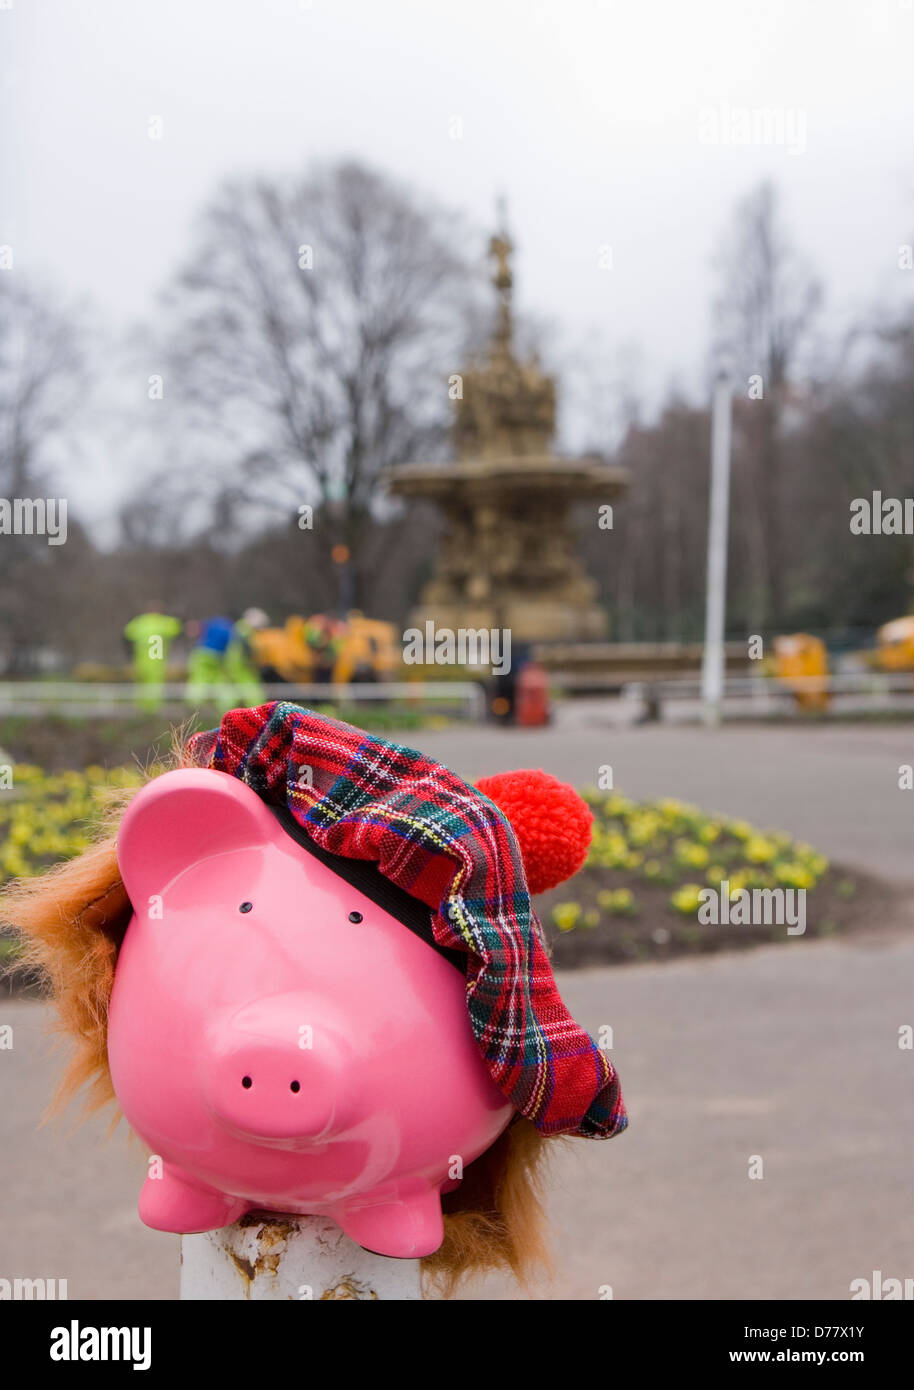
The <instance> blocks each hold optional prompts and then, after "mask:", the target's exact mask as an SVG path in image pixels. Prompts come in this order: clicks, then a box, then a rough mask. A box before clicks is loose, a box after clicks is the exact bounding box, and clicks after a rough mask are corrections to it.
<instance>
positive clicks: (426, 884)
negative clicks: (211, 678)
mask: <svg viewBox="0 0 914 1390" xmlns="http://www.w3.org/2000/svg"><path fill="white" fill-rule="evenodd" d="M187 752H188V757H189V758H190V761H191V762H192V763H194V764H195V765H197V766H201V767H209V768H214V769H216V770H218V771H221V772H228V773H230V774H232V775H233V776H235V777H239V778H241V780H242V781H244V782H245V783H246V784H247V785H248V786H249V787H251V788H252V790H254V791H255V792H257V794H258V795H259V796H260V797H262V799H263V800H264V801H266V802H267V803H269V804H270V805H272V806H274V807H276V808H278V812H279V814H280V815H281V817H282V818H284V823H285V821H288V824H287V828H288V829H290V830H292V831H293V832H294V833H296V838H298V839H300V840H301V835H302V832H304V834H305V836H307V837H308V839H309V840H310V841H311V842H312V843H311V845H310V846H309V848H311V849H313V851H314V852H316V853H318V854H319V856H320V857H324V856H325V855H330V856H339V857H340V859H339V860H337V862H338V863H340V862H341V861H343V860H346V861H370V863H371V864H374V865H376V866H377V873H378V875H379V876H380V878H381V879H382V880H383V881H385V882H386V883H387V884H389V885H392V886H393V888H392V894H391V898H390V904H389V905H390V907H391V910H392V911H393V912H394V915H395V916H399V917H400V920H401V921H404V922H405V924H406V925H410V926H413V924H412V923H411V922H409V921H407V917H408V916H409V914H408V913H407V912H406V911H404V909H403V902H402V901H400V900H398V899H397V890H399V891H400V895H401V897H402V894H406V895H408V897H409V899H410V900H413V902H415V901H416V900H418V902H419V903H420V904H425V906H426V909H427V910H428V920H429V924H430V929H431V933H432V936H431V939H430V944H433V945H435V946H436V948H437V949H440V950H441V951H442V953H443V954H447V955H448V956H450V957H451V958H457V959H458V960H459V959H460V958H461V957H462V959H463V961H464V962H465V965H464V969H465V974H466V997H467V1011H468V1013H469V1018H470V1022H471V1024H472V1028H473V1033H474V1036H475V1038H476V1042H477V1045H478V1047H479V1050H480V1052H481V1054H482V1057H483V1060H484V1061H485V1063H486V1066H487V1067H488V1069H489V1072H490V1073H491V1076H492V1078H493V1080H494V1081H495V1083H496V1085H497V1086H498V1087H499V1089H500V1090H501V1091H502V1092H503V1093H504V1094H505V1096H506V1097H507V1098H508V1099H509V1100H510V1101H511V1103H512V1104H513V1105H514V1106H515V1108H516V1109H517V1110H518V1111H520V1112H521V1113H522V1114H523V1115H526V1116H527V1118H528V1119H529V1120H531V1121H532V1123H533V1124H534V1125H535V1126H536V1128H537V1129H538V1130H540V1132H541V1133H543V1134H577V1135H583V1136H586V1137H588V1138H598V1139H603V1138H608V1137H610V1136H611V1135H614V1134H618V1133H619V1132H620V1131H621V1130H623V1129H624V1128H625V1126H626V1125H627V1123H628V1121H627V1117H626V1113H625V1107H624V1104H623V1101H622V1095H621V1091H620V1087H619V1080H618V1077H617V1076H616V1072H615V1069H614V1068H613V1066H612V1064H611V1062H610V1061H609V1059H608V1058H607V1057H606V1056H605V1055H604V1054H603V1053H602V1052H601V1051H600V1050H599V1048H598V1047H597V1045H596V1043H595V1042H594V1041H593V1039H592V1038H590V1037H589V1036H588V1034H587V1033H586V1032H585V1031H584V1029H583V1028H581V1027H580V1025H579V1024H577V1023H575V1021H574V1019H573V1018H572V1017H571V1015H570V1014H569V1012H568V1010H567V1009H566V1007H565V1005H564V1003H563V1002H562V999H561V997H560V995H559V992H558V987H557V985H556V982H555V979H554V977H553V974H552V968H551V966H550V964H549V958H548V955H547V952H546V946H545V941H544V938H543V934H542V928H541V926H540V923H539V921H538V920H537V917H536V914H535V912H534V911H533V907H532V904H531V902H530V887H528V880H529V884H530V886H532V887H533V888H534V889H535V891H542V889H543V888H544V887H547V886H552V885H553V884H555V883H558V882H560V881H561V880H562V878H564V877H568V876H569V875H570V873H571V872H574V870H575V869H576V868H578V867H579V866H580V863H581V861H582V860H583V857H584V854H586V846H587V843H588V842H589V839H590V819H591V817H590V812H589V810H588V809H587V807H586V806H585V805H584V803H583V802H582V801H581V800H580V798H579V797H577V795H576V793H574V792H573V791H572V790H571V788H567V787H563V786H562V784H561V783H559V782H557V781H556V780H555V779H554V778H551V777H547V776H546V774H545V773H532V772H525V773H517V774H511V773H505V774H500V775H499V776H496V777H492V778H489V779H487V781H484V782H483V783H482V784H481V786H480V787H473V786H470V785H469V784H468V783H466V782H464V781H462V779H461V778H459V777H458V776H456V774H455V773H453V772H451V771H449V769H448V768H446V767H443V766H442V765H441V763H438V762H435V761H434V760H432V759H430V758H426V757H425V756H424V755H423V754H422V753H418V752H416V751H415V750H414V749H412V748H404V747H402V746H401V745H399V744H396V743H389V742H387V741H386V740H385V739H378V738H372V737H371V736H370V735H369V734H366V733H365V732H363V730H361V729H357V728H354V727H353V726H352V725H351V724H345V723H343V722H342V721H340V720H337V719H330V718H328V717H326V716H325V715H320V714H316V713H315V712H314V711H313V710H308V709H304V708H302V707H301V706H299V705H294V704H291V703H290V702H288V701H284V700H282V701H280V700H277V701H272V702H270V703H269V704H265V705H261V706H259V707H257V708H255V709H235V710H230V711H229V712H228V713H227V714H226V715H225V716H224V718H223V720H222V723H221V725H220V727H219V728H218V729H212V730H210V731H208V732H206V733H199V734H195V735H194V736H193V737H192V738H191V739H190V740H189V742H188V745H187ZM483 788H484V789H485V790H483ZM496 798H497V800H498V801H500V802H501V803H502V805H503V806H505V807H506V808H507V809H508V814H509V815H510V816H511V820H509V818H508V815H506V813H505V810H504V809H502V806H499V805H497V804H496ZM569 826H571V833H569V831H568V827H569ZM550 827H551V828H550ZM516 832H517V833H516ZM585 833H586V838H585ZM519 837H520V838H521V839H522V841H523V843H524V849H525V852H526V853H525V855H523V856H522V852H521V847H520V844H519V843H518V838H519ZM582 842H583V843H582ZM302 843H304V841H302ZM525 859H526V860H527V861H528V862H527V863H526V864H525ZM352 867H353V869H355V865H353V866H352ZM346 876H349V875H348V873H347V875H346ZM369 891H370V890H369ZM413 929H416V928H415V926H413ZM457 953H460V954H459V956H457Z"/></svg>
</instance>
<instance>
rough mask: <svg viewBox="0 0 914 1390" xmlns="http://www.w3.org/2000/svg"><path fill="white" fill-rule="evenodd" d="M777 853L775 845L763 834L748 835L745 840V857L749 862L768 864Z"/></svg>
mask: <svg viewBox="0 0 914 1390" xmlns="http://www.w3.org/2000/svg"><path fill="white" fill-rule="evenodd" d="M776 854H777V846H776V845H775V844H774V842H773V841H772V840H766V839H765V836H764V835H750V836H749V839H748V840H747V842H746V858H747V859H748V860H749V863H750V864H768V863H770V862H771V860H772V859H773V858H774V857H775V855H776Z"/></svg>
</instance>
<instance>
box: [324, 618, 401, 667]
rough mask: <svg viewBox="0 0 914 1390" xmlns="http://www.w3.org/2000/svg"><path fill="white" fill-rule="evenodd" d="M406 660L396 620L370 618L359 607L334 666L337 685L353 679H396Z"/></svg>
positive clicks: (341, 644)
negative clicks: (399, 643)
mask: <svg viewBox="0 0 914 1390" xmlns="http://www.w3.org/2000/svg"><path fill="white" fill-rule="evenodd" d="M401 660H402V652H401V648H400V647H399V646H398V645H397V629H396V628H395V627H394V625H393V623H383V622H380V621H379V620H378V619H376V618H366V617H365V615H364V614H363V613H360V612H359V611H358V610H357V609H353V611H352V612H351V613H350V614H349V617H348V620H347V622H346V631H345V633H344V634H343V638H342V641H341V642H340V649H339V652H338V654H337V658H336V662H335V663H334V667H333V682H334V684H335V685H349V684H350V683H351V682H353V681H364V680H375V681H389V680H395V679H396V677H397V672H398V669H399V666H400V663H401Z"/></svg>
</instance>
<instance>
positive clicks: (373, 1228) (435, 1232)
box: [333, 1187, 444, 1260]
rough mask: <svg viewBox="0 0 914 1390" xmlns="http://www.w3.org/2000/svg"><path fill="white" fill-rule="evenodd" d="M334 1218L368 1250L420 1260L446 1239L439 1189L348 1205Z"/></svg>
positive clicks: (347, 1233) (426, 1189)
mask: <svg viewBox="0 0 914 1390" xmlns="http://www.w3.org/2000/svg"><path fill="white" fill-rule="evenodd" d="M333 1219H334V1221H336V1223H337V1225H338V1226H341V1227H342V1228H343V1231H344V1233H345V1234H346V1235H347V1236H348V1237H349V1239H350V1240H354V1241H355V1242H356V1244H357V1245H361V1246H362V1247H363V1248H364V1249H365V1250H372V1251H374V1253H375V1254H377V1255H392V1256H395V1257H396V1258H398V1259H401V1260H416V1259H419V1257H420V1256H422V1255H431V1254H432V1252H433V1251H435V1250H437V1249H438V1247H439V1245H440V1244H441V1242H442V1240H443V1239H444V1221H443V1219H442V1216H441V1195H440V1193H439V1190H438V1188H437V1187H428V1188H425V1189H422V1190H420V1191H415V1190H412V1191H410V1192H408V1193H401V1194H399V1195H397V1196H395V1197H392V1198H390V1199H389V1200H381V1201H377V1202H371V1203H369V1204H365V1205H361V1206H360V1205H355V1204H352V1205H350V1204H349V1203H345V1204H343V1205H341V1206H340V1207H338V1208H337V1209H335V1210H334V1212H333Z"/></svg>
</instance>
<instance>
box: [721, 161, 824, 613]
mask: <svg viewBox="0 0 914 1390" xmlns="http://www.w3.org/2000/svg"><path fill="white" fill-rule="evenodd" d="M720 277H721V293H720V298H719V300H718V303H717V305H716V313H715V318H716V324H715V329H716V337H717V351H718V353H720V354H723V355H724V356H725V357H727V358H729V361H730V363H731V365H732V368H733V372H734V378H735V381H736V384H737V404H738V409H737V416H736V444H737V454H738V455H739V454H741V455H742V458H741V459H739V458H738V465H739V464H741V465H742V466H741V467H738V473H739V477H738V478H737V485H736V488H735V492H734V501H742V503H743V504H744V506H745V509H746V513H747V516H748V517H750V518H753V519H754V520H753V522H752V524H751V525H750V526H749V527H748V528H747V543H748V545H749V553H750V556H751V558H752V561H753V568H754V571H755V583H754V585H753V589H754V592H755V603H754V608H755V613H754V616H753V617H750V622H754V623H755V624H757V625H758V626H759V627H761V626H762V625H763V624H765V623H766V622H768V623H775V624H777V623H779V622H781V621H782V619H783V617H784V614H785V609H786V602H785V589H784V572H785V563H784V562H785V555H784V543H783V519H784V496H783V461H784V440H783V434H784V427H785V413H786V407H787V405H788V403H789V398H790V392H791V387H792V385H793V382H794V374H795V372H796V371H797V368H798V366H799V364H800V360H801V355H802V352H803V349H804V348H805V347H806V345H807V343H808V340H809V333H810V330H811V327H812V323H813V320H814V316H815V313H816V310H817V308H818V305H819V303H820V300H821V289H820V286H819V284H818V282H817V280H816V279H815V278H814V276H813V275H812V274H811V272H810V271H809V269H808V268H807V266H806V263H805V261H804V260H803V258H802V257H801V256H800V255H799V254H798V253H797V252H796V251H795V250H794V248H793V247H792V246H791V245H790V244H789V242H788V240H787V238H786V236H785V234H784V232H783V230H782V228H781V225H780V218H779V212H778V205H777V195H776V193H775V190H774V188H773V187H772V185H771V184H770V183H763V184H762V185H760V186H759V187H758V188H757V189H755V190H754V192H752V193H750V194H749V195H748V197H746V198H745V199H743V201H742V202H741V203H740V204H739V205H738V207H737V209H736V214H735V217H734V222H733V226H732V230H731V232H730V233H729V235H728V236H727V238H726V239H725V242H724V245H723V248H722V253H721V257H720ZM750 380H751V382H752V385H751V386H750ZM760 393H761V394H760ZM741 398H742V400H743V401H744V402H745V404H744V406H743V407H742V408H739V402H740V399H741Z"/></svg>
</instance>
